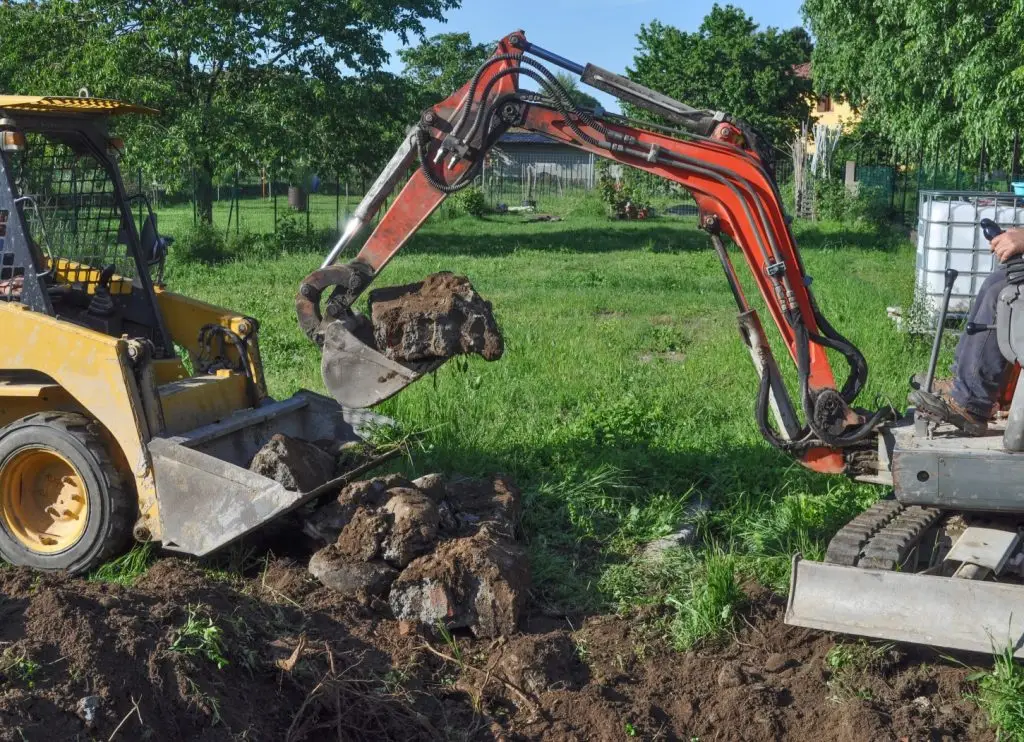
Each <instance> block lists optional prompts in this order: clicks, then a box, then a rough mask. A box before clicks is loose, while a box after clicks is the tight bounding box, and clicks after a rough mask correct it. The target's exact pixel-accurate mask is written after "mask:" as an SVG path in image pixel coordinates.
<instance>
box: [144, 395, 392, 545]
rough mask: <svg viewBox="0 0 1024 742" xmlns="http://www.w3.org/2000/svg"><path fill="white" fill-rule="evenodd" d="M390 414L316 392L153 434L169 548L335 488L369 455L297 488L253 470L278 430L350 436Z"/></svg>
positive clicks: (204, 541)
mask: <svg viewBox="0 0 1024 742" xmlns="http://www.w3.org/2000/svg"><path fill="white" fill-rule="evenodd" d="M384 421H385V418H382V417H380V416H378V415H373V414H372V413H368V412H365V411H355V410H343V409H342V408H341V407H340V406H339V405H338V404H336V403H335V402H334V400H331V399H328V398H327V397H324V396H321V395H319V394H314V393H312V392H299V393H297V394H296V395H295V396H293V397H291V398H290V399H286V400H284V401H281V402H270V403H268V404H265V405H262V406H260V407H256V408H252V409H247V410H241V411H239V412H236V413H234V414H233V415H229V416H228V417H225V418H224V419H223V420H220V421H218V422H215V423H212V424H210V425H205V426H202V427H200V428H196V429H194V430H191V431H189V432H187V433H184V434H182V435H177V436H173V437H166V438H154V439H153V440H151V441H150V443H149V452H150V456H151V458H152V462H153V473H154V475H155V478H156V490H157V502H158V504H159V507H160V528H161V534H160V540H161V542H162V545H163V548H165V549H168V550H171V551H178V552H181V553H184V554H191V555H193V556H203V555H205V554H209V553H210V552H212V551H215V550H216V549H219V548H221V547H222V546H226V545H227V544H229V543H231V542H232V541H234V540H235V539H238V538H241V537H242V536H245V535H246V534H248V533H250V532H252V531H254V530H256V529H257V528H259V527H260V526H262V525H263V524H265V523H268V522H269V521H272V520H274V519H275V518H278V517H280V516H281V515H284V514H285V513H287V512H289V511H291V510H294V509H295V508H297V507H299V506H301V505H303V504H304V503H306V502H309V501H311V500H313V499H316V498H317V497H319V496H321V495H325V494H329V493H330V492H332V491H333V492H336V491H337V490H338V489H340V488H341V486H342V485H343V484H344V483H345V482H346V481H347V480H348V478H351V477H353V476H355V475H357V474H359V473H360V472H363V471H365V470H367V469H369V468H372V467H373V466H375V465H376V464H378V463H380V461H381V460H376V461H374V460H371V461H369V462H367V464H366V465H364V466H361V467H359V469H358V470H354V471H352V472H348V473H347V474H346V475H345V476H344V477H339V478H337V479H332V480H330V481H327V482H323V483H321V484H320V485H318V486H317V487H316V488H314V489H312V490H309V491H305V492H296V491H292V490H287V489H285V488H284V487H282V486H281V485H280V484H278V483H277V482H276V481H274V480H272V479H268V478H266V477H263V476H261V475H259V474H256V473H255V472H252V471H250V470H249V468H248V467H249V463H250V462H251V461H252V458H253V457H254V456H255V455H256V453H257V452H258V451H259V450H260V449H261V448H262V447H263V446H264V445H265V444H266V443H267V442H268V441H269V440H270V439H271V437H272V436H273V435H274V434H276V433H282V434H284V435H287V436H290V437H292V438H298V439H302V440H306V441H318V440H329V441H349V440H357V439H358V438H359V431H360V429H362V428H364V426H366V425H369V424H371V423H380V422H384Z"/></svg>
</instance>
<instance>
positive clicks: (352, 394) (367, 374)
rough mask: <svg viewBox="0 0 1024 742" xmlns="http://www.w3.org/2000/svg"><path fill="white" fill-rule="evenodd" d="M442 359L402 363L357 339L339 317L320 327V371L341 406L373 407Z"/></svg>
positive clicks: (439, 362)
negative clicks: (408, 363) (418, 362)
mask: <svg viewBox="0 0 1024 742" xmlns="http://www.w3.org/2000/svg"><path fill="white" fill-rule="evenodd" d="M442 362H443V361H438V362H437V363H429V364H419V365H417V366H413V367H410V366H411V365H412V364H410V365H402V364H400V363H396V362H395V361H392V360H391V359H390V358H388V357H387V356H385V355H384V354H383V353H381V352H380V351H378V350H377V349H376V348H373V347H371V346H370V345H369V344H368V343H366V342H364V341H362V340H360V339H359V337H358V336H357V335H356V334H355V333H353V332H352V331H351V330H349V329H348V327H347V325H346V323H345V322H344V321H342V320H338V321H335V322H329V323H327V324H326V326H325V328H324V345H323V355H322V359H321V362H320V371H321V373H322V374H323V378H324V385H325V386H326V387H327V390H328V391H329V392H330V393H331V396H333V397H334V398H335V399H336V400H337V401H338V403H339V404H341V405H342V406H344V407H349V408H364V407H373V406H374V405H376V404H379V403H381V402H383V401H384V400H386V399H389V398H391V397H393V396H395V395H396V394H398V393H399V392H400V391H402V390H403V389H405V388H406V387H407V386H409V385H410V384H412V383H413V382H415V381H417V380H418V379H420V378H421V377H422V376H423V375H424V374H427V373H430V372H431V371H433V370H434V369H435V368H437V367H438V366H440V365H441V363H442Z"/></svg>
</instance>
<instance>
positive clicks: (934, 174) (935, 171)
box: [932, 144, 939, 191]
mask: <svg viewBox="0 0 1024 742" xmlns="http://www.w3.org/2000/svg"><path fill="white" fill-rule="evenodd" d="M938 175H939V145H938V144H936V145H935V162H934V163H932V190H933V191H934V190H935V179H936V178H937V177H938Z"/></svg>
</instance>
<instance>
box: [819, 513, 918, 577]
mask: <svg viewBox="0 0 1024 742" xmlns="http://www.w3.org/2000/svg"><path fill="white" fill-rule="evenodd" d="M902 509H903V506H902V505H901V504H900V503H899V502H897V501H896V500H880V501H879V502H876V503H875V504H874V505H872V506H871V507H870V508H868V509H867V510H865V511H864V512H863V513H861V514H860V515H858V516H857V517H856V518H854V519H853V520H851V521H850V522H849V523H847V524H846V525H845V526H843V528H842V529H841V530H840V531H839V533H837V534H836V535H835V536H833V537H832V540H831V541H830V542H829V544H828V551H827V552H825V561H826V562H829V563H830V564H841V565H843V566H844V567H853V566H856V564H857V560H859V559H860V556H861V553H862V551H863V550H864V547H865V546H866V545H867V543H868V541H870V540H871V537H872V536H874V535H875V534H876V533H878V532H879V531H881V530H882V529H883V528H885V526H886V525H888V523H889V521H891V520H892V519H893V518H895V517H896V516H897V515H898V514H899V512H900V511H901V510H902Z"/></svg>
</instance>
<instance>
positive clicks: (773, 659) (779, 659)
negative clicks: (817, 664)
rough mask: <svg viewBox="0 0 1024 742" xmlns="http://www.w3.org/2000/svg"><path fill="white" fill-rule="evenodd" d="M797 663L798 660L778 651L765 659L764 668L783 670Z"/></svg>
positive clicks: (773, 670)
mask: <svg viewBox="0 0 1024 742" xmlns="http://www.w3.org/2000/svg"><path fill="white" fill-rule="evenodd" d="M796 664H797V662H796V660H794V659H792V658H791V657H787V656H786V655H784V654H779V653H778V652H776V653H774V654H770V655H768V659H766V660H765V661H764V670H765V672H782V671H783V670H785V669H787V668H790V667H793V666H794V665H796Z"/></svg>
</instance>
